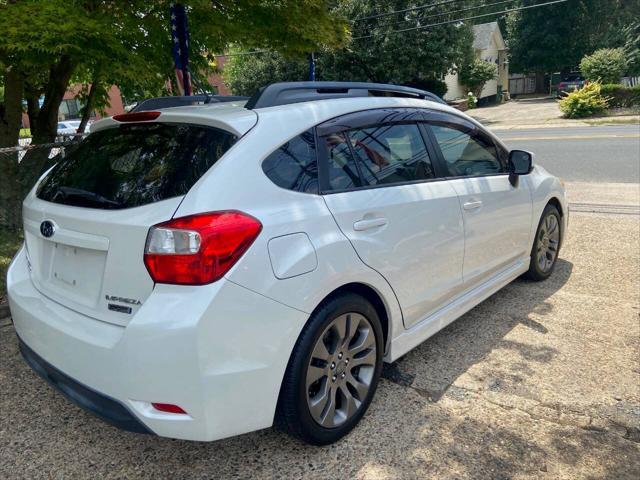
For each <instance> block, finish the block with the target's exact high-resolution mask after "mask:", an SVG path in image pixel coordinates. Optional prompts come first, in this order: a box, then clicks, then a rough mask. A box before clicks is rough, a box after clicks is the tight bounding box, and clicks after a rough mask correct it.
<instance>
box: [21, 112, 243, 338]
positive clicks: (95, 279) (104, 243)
mask: <svg viewBox="0 0 640 480" xmlns="http://www.w3.org/2000/svg"><path fill="white" fill-rule="evenodd" d="M163 116H164V115H163ZM174 118H175V116H174ZM161 119H162V117H161V118H159V119H158V120H161ZM125 121H126V118H125ZM106 125H107V126H108V128H103V129H101V130H99V131H97V132H95V133H92V134H91V135H89V137H87V138H86V139H85V140H84V141H83V142H81V144H80V145H79V146H78V147H77V148H75V149H74V150H72V151H70V152H69V151H68V153H67V155H66V157H65V158H64V159H60V161H59V162H58V163H57V164H56V166H55V167H53V169H52V170H51V171H50V172H49V173H48V174H47V176H46V177H45V178H44V179H43V180H42V181H41V182H40V183H39V185H38V186H37V188H36V189H35V191H34V192H32V193H31V194H30V195H29V196H28V197H27V199H26V200H25V203H24V208H23V215H24V231H25V232H24V234H25V243H26V247H27V253H28V258H29V265H30V270H31V278H32V281H33V283H34V285H35V287H36V288H37V289H38V290H39V291H40V292H41V293H42V294H43V295H45V296H47V297H49V298H50V299H52V300H54V301H56V302H58V303H60V304H63V305H65V306H67V307H68V308H71V309H73V310H75V311H78V312H80V313H83V314H85V315H88V316H90V317H93V318H96V319H99V320H102V321H107V322H111V323H115V324H119V325H126V324H127V323H128V321H129V320H130V319H131V317H132V316H133V315H134V314H135V313H136V311H137V310H138V309H139V308H140V306H141V305H142V304H143V303H144V301H145V300H146V298H147V297H148V296H149V294H150V293H151V291H152V290H153V287H154V283H153V280H152V279H151V277H150V275H149V273H148V272H147V270H146V267H145V264H144V259H143V256H144V250H145V243H146V239H147V234H148V232H149V228H150V227H151V226H153V225H156V224H158V223H161V222H164V221H166V220H169V219H171V218H172V216H173V214H174V213H175V211H176V209H177V208H178V206H179V205H180V202H181V201H182V198H183V197H184V195H185V194H186V193H187V192H188V191H189V189H190V188H191V187H192V186H193V185H194V184H195V183H196V182H197V181H198V179H199V178H200V177H201V176H202V175H203V174H204V173H205V172H206V171H207V170H208V169H209V168H210V167H211V166H212V165H213V164H214V163H215V162H216V161H217V160H218V159H219V158H220V157H221V156H222V155H223V154H224V153H225V152H226V151H227V150H228V149H229V148H230V147H231V146H232V145H233V143H234V142H235V141H236V140H237V138H238V136H239V135H240V134H241V132H238V131H233V129H231V128H229V129H226V130H225V129H222V128H214V127H211V126H206V125H194V124H188V123H177V122H175V123H174V122H171V123H165V122H160V121H153V122H145V123H117V122H114V121H113V120H110V121H108V122H107V124H106Z"/></svg>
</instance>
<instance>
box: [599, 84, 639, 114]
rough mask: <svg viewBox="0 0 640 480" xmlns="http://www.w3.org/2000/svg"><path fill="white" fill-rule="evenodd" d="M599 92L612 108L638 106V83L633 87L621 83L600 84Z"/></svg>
mask: <svg viewBox="0 0 640 480" xmlns="http://www.w3.org/2000/svg"><path fill="white" fill-rule="evenodd" d="M600 93H601V94H602V96H603V97H605V98H606V99H607V100H608V104H609V107H612V108H619V107H637V106H640V85H636V86H635V87H625V86H624V85H621V84H608V85H602V89H601V90H600Z"/></svg>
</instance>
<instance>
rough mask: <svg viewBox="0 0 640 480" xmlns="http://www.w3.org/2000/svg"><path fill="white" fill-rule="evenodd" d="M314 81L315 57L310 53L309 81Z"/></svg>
mask: <svg viewBox="0 0 640 480" xmlns="http://www.w3.org/2000/svg"><path fill="white" fill-rule="evenodd" d="M315 80H316V56H315V53H313V52H311V55H309V81H310V82H315Z"/></svg>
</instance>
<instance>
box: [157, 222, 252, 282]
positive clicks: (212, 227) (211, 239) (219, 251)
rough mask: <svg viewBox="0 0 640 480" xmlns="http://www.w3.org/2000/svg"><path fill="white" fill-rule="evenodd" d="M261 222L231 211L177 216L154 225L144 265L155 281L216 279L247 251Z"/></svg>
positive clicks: (211, 280) (205, 280) (207, 280)
mask: <svg viewBox="0 0 640 480" xmlns="http://www.w3.org/2000/svg"><path fill="white" fill-rule="evenodd" d="M261 230H262V224H261V223H260V222H259V221H258V220H256V219H255V218H253V217H252V216H250V215H247V214H246V213H242V212H238V211H234V210H229V211H222V212H212V213H203V214H199V215H191V216H188V217H181V218H175V219H173V220H170V221H168V222H165V223H161V224H159V225H156V226H154V227H151V229H150V230H149V234H148V235H147V245H146V247H145V253H144V264H145V266H146V267H147V270H148V271H149V274H150V275H151V278H153V280H154V282H156V283H170V284H175V285H204V284H207V283H212V282H215V281H216V280H219V279H220V278H222V276H223V275H224V274H225V273H227V272H228V271H229V269H230V268H231V267H232V266H233V265H235V263H236V262H237V261H238V260H239V259H240V257H241V256H242V255H243V254H244V252H246V251H247V249H248V248H249V247H250V246H251V244H252V243H253V242H254V240H255V239H256V238H257V236H258V234H259V233H260V231H261Z"/></svg>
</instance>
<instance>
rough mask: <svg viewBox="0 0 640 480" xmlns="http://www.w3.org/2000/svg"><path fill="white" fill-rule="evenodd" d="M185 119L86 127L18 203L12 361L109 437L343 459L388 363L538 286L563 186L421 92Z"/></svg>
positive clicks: (271, 93)
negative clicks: (526, 284)
mask: <svg viewBox="0 0 640 480" xmlns="http://www.w3.org/2000/svg"><path fill="white" fill-rule="evenodd" d="M183 100H184V99H179V98H178V99H153V100H150V101H147V102H144V103H143V104H141V105H140V106H139V107H138V109H137V111H135V112H133V113H129V114H123V115H118V116H115V117H113V118H110V119H105V120H101V121H99V122H96V123H95V124H94V125H93V127H92V133H91V134H90V135H89V136H88V137H87V138H86V139H85V140H84V141H82V142H81V143H80V144H79V145H78V147H77V148H76V149H75V150H73V151H70V152H68V154H67V155H66V157H65V158H63V159H60V161H59V162H58V163H57V164H56V165H55V166H54V167H53V168H52V169H51V170H50V171H48V172H47V173H46V174H45V175H43V177H42V178H41V179H40V180H39V182H38V184H37V185H36V186H35V187H34V188H33V190H32V191H31V192H30V193H29V195H28V196H27V198H26V199H25V201H24V209H23V216H24V236H25V245H24V247H23V248H22V249H21V250H20V252H19V253H18V254H17V255H16V257H15V259H14V260H13V263H12V265H11V267H10V269H9V272H8V280H7V285H8V292H9V302H10V307H11V312H12V316H13V321H14V323H15V329H16V332H17V334H18V337H19V343H20V349H21V351H22V353H23V355H24V357H25V359H26V361H27V362H28V363H29V364H30V366H31V367H33V368H34V369H35V370H36V371H37V372H38V373H39V374H40V375H42V376H43V377H44V378H45V379H46V380H47V381H49V382H50V383H51V384H52V385H53V386H54V387H56V388H58V389H59V390H60V391H61V392H62V393H64V394H65V395H66V396H67V397H69V399H71V400H72V401H74V402H76V403H77V404H79V405H80V406H82V407H85V408H87V409H88V410H90V411H92V412H94V413H95V414H97V415H98V416H100V417H102V418H103V419H104V420H107V421H108V422H110V423H112V424H115V425H117V426H120V427H123V428H126V429H128V430H131V431H136V432H150V433H155V434H157V435H161V436H165V437H173V438H181V439H189V440H215V439H220V438H224V437H228V436H231V435H238V434H241V433H245V432H249V431H252V430H256V429H261V428H265V427H269V426H271V425H273V424H274V423H275V424H276V425H277V426H280V427H281V428H283V429H285V430H286V431H288V432H290V433H291V434H293V435H295V436H296V437H298V438H300V439H302V440H304V441H306V442H309V443H313V444H326V443H330V442H333V441H336V440H338V439H339V438H341V437H342V436H344V435H345V434H347V433H348V432H349V431H350V430H351V429H352V428H353V427H354V426H355V425H356V424H357V423H358V421H359V420H360V419H361V418H362V416H363V415H364V414H365V412H366V410H367V407H368V406H369V404H370V402H371V399H372V397H373V395H374V392H375V390H376V385H377V383H378V379H379V377H380V372H381V368H382V362H383V361H386V362H393V361H394V360H396V359H398V358H399V357H401V356H402V355H404V354H406V353H407V352H408V351H410V350H411V349H412V348H414V347H415V346H417V345H418V344H420V343H421V342H423V341H425V340H426V339H427V338H429V337H430V336H432V335H433V334H434V333H436V332H437V331H438V330H440V329H442V328H443V327H445V326H446V325H447V324H449V323H450V322H452V321H453V320H455V319H456V318H458V317H460V316H461V315H462V314H464V313H465V312H466V311H468V310H469V309H471V308H472V307H473V306H475V305H477V304H478V303H479V302H481V301H483V300H484V299H486V298H487V297H488V296H490V295H491V294H493V293H494V292H496V291H497V290H498V289H500V288H501V287H503V286H505V285H506V284H507V283H509V282H511V281H512V280H514V279H515V278H516V277H518V276H520V275H522V274H525V275H526V276H528V277H529V278H531V279H534V280H543V279H545V278H546V277H548V276H549V275H550V274H551V273H552V271H553V269H554V265H555V262H556V259H557V255H558V251H559V248H560V245H561V243H562V240H563V235H564V233H565V231H566V227H567V215H568V210H567V204H566V201H565V194H564V188H563V186H562V184H561V182H560V181H559V180H558V179H557V178H555V177H553V176H551V175H550V174H548V173H547V172H546V171H545V170H544V169H542V168H541V167H540V166H532V156H531V154H530V153H528V152H524V151H516V150H513V151H511V152H509V151H508V149H507V148H506V147H505V146H504V145H503V144H502V142H500V140H498V139H497V138H496V137H495V136H493V135H492V134H491V133H489V132H487V131H486V130H485V129H484V128H483V127H482V126H481V125H479V124H478V123H477V122H476V121H474V120H473V119H471V118H469V117H468V116H466V115H464V114H462V113H460V112H459V111H457V110H455V109H453V108H450V107H448V106H446V105H444V104H443V103H442V102H441V101H440V100H439V99H438V98H437V97H435V96H433V95H432V94H430V93H428V92H424V91H420V90H415V89H410V88H403V87H397V86H392V85H379V84H357V83H325V82H300V83H284V84H273V85H270V86H268V87H266V88H264V89H262V90H261V91H259V92H258V93H257V94H256V95H255V96H254V97H252V98H251V99H249V101H248V102H246V101H242V100H241V99H240V101H235V102H224V103H220V100H221V99H210V98H206V99H205V102H204V103H205V104H203V105H190V106H179V107H172V108H165V107H167V106H169V105H172V104H173V105H175V103H176V102H178V103H179V102H180V101H183ZM188 101H190V102H191V101H193V99H188ZM210 101H214V102H216V103H211V102H210ZM154 105H155V108H153V109H152V110H149V108H151V107H153V106H154Z"/></svg>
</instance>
